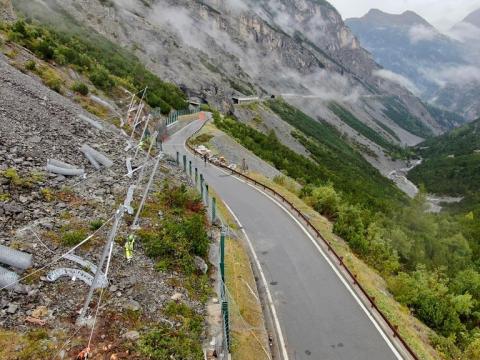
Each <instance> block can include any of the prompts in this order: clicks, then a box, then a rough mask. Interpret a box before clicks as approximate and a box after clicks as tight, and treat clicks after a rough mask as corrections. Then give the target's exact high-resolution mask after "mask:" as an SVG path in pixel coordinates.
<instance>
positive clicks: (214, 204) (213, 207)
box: [212, 197, 217, 224]
mask: <svg viewBox="0 0 480 360" xmlns="http://www.w3.org/2000/svg"><path fill="white" fill-rule="evenodd" d="M216 212H217V199H215V198H214V197H212V224H213V223H214V222H215V220H216V217H217V214H216Z"/></svg>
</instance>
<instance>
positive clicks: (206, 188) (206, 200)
mask: <svg viewBox="0 0 480 360" xmlns="http://www.w3.org/2000/svg"><path fill="white" fill-rule="evenodd" d="M205 204H206V206H207V207H208V184H207V183H205Z"/></svg>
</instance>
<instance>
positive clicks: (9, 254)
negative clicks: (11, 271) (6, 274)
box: [0, 245, 32, 270]
mask: <svg viewBox="0 0 480 360" xmlns="http://www.w3.org/2000/svg"><path fill="white" fill-rule="evenodd" d="M0 263H3V264H6V265H10V266H13V267H14V268H17V269H21V270H25V269H28V268H29V267H31V266H32V254H28V253H25V252H22V251H18V250H15V249H12V248H9V247H6V246H3V245H0Z"/></svg>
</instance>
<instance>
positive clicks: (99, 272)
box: [77, 205, 125, 325]
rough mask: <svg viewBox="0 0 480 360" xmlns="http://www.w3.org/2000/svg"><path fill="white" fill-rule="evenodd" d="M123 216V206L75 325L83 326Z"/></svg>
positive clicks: (119, 210) (117, 215)
mask: <svg viewBox="0 0 480 360" xmlns="http://www.w3.org/2000/svg"><path fill="white" fill-rule="evenodd" d="M124 214H125V206H124V205H122V206H120V208H119V209H118V210H117V213H116V214H115V222H114V223H113V226H112V229H111V230H110V233H109V235H108V241H107V243H106V244H105V247H104V248H103V253H102V257H101V258H100V261H99V262H98V265H97V271H96V272H95V277H94V278H93V281H92V286H90V290H89V291H88V294H87V298H86V299H85V303H84V304H83V308H82V311H81V313H80V316H79V317H78V319H77V325H84V321H85V315H86V314H87V311H88V307H89V305H90V301H92V297H93V292H94V291H95V287H96V285H97V283H98V281H99V279H100V276H101V275H102V268H103V265H104V264H105V260H106V259H107V255H108V253H109V252H110V248H111V247H112V244H113V241H114V240H115V236H116V235H117V229H118V226H119V225H120V222H121V221H122V218H123V215H124Z"/></svg>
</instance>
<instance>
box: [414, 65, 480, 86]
mask: <svg viewBox="0 0 480 360" xmlns="http://www.w3.org/2000/svg"><path fill="white" fill-rule="evenodd" d="M422 72H423V73H424V74H425V76H427V78H429V79H430V80H431V81H433V82H435V83H436V84H438V85H439V86H441V87H445V86H447V85H449V84H453V85H460V86H462V85H468V84H472V83H476V82H480V68H478V67H476V66H473V65H462V66H450V67H444V68H441V69H423V71H422Z"/></svg>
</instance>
